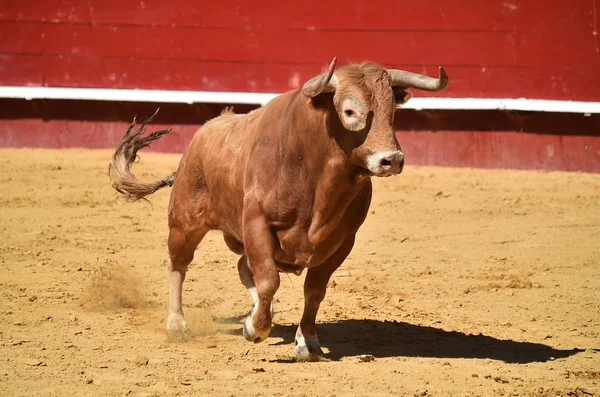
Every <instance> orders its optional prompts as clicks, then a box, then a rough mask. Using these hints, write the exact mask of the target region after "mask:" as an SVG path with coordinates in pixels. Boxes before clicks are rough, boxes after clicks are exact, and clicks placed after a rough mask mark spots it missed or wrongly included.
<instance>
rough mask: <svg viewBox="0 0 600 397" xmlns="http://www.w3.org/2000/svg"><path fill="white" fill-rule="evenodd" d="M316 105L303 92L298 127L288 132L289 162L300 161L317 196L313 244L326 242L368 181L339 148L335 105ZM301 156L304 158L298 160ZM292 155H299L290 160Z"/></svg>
mask: <svg viewBox="0 0 600 397" xmlns="http://www.w3.org/2000/svg"><path fill="white" fill-rule="evenodd" d="M318 105H319V104H317V105H316V106H315V104H314V103H312V102H311V101H310V100H308V99H306V98H305V97H304V96H303V95H302V94H301V93H299V94H297V95H296V96H295V100H294V105H293V109H291V110H292V111H293V112H292V113H291V114H293V116H292V117H293V118H294V119H295V120H292V122H293V123H294V124H296V125H297V126H299V128H292V129H290V130H288V132H289V140H288V141H287V142H285V143H284V144H285V145H287V147H286V153H287V157H288V159H287V161H288V162H289V161H301V162H302V164H303V166H304V167H303V168H304V170H305V172H306V173H307V177H308V178H307V182H308V183H309V184H311V185H312V186H311V191H312V192H313V193H314V197H313V205H312V223H311V227H310V230H309V238H310V240H311V241H312V242H313V243H315V244H316V243H317V242H319V241H322V240H324V239H325V238H327V236H329V234H330V233H331V232H332V231H333V228H335V226H336V225H337V224H338V222H339V220H340V218H341V217H342V216H343V215H344V213H345V210H346V208H347V206H348V205H349V204H350V203H351V202H352V201H353V199H354V197H355V196H356V195H357V194H358V193H359V192H360V191H361V190H362V189H363V188H364V187H365V184H366V183H368V182H369V178H368V177H367V176H366V174H365V173H364V172H361V171H360V170H359V167H357V166H355V165H353V164H351V163H350V162H349V160H348V156H347V155H346V154H345V153H344V151H343V150H342V149H341V148H340V146H339V145H338V140H337V139H336V136H335V131H333V130H332V127H331V126H332V124H333V123H331V122H330V120H329V119H328V118H329V117H336V115H335V113H333V114H332V111H333V106H332V105H331V106H329V105H330V104H327V103H325V105H326V106H318ZM298 155H300V156H301V157H302V158H301V159H300V158H298ZM290 156H296V158H291V157H290Z"/></svg>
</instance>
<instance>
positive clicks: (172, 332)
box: [167, 313, 192, 342]
mask: <svg viewBox="0 0 600 397" xmlns="http://www.w3.org/2000/svg"><path fill="white" fill-rule="evenodd" d="M167 335H168V336H169V340H171V341H172V342H185V341H188V340H190V339H192V337H191V335H190V332H189V329H188V326H187V321H185V319H184V318H183V315H181V314H177V313H169V318H167Z"/></svg>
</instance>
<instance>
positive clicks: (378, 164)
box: [365, 150, 404, 176]
mask: <svg viewBox="0 0 600 397" xmlns="http://www.w3.org/2000/svg"><path fill="white" fill-rule="evenodd" d="M365 161H366V163H367V168H369V171H371V172H372V173H373V174H374V175H375V176H391V175H396V174H399V173H400V172H401V171H402V166H403V165H404V153H402V152H401V151H400V150H394V151H390V152H379V153H374V154H371V155H370V156H367V158H366V159H365Z"/></svg>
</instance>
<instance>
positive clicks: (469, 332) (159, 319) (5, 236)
mask: <svg viewBox="0 0 600 397" xmlns="http://www.w3.org/2000/svg"><path fill="white" fill-rule="evenodd" d="M109 157H110V153H109V151H89V150H69V151H66V150H61V151H58V150H12V149H10V150H7V149H4V150H0V182H1V184H2V190H1V191H0V233H1V238H2V244H1V245H0V283H1V290H0V292H1V300H0V311H1V314H2V315H1V316H0V395H2V396H67V395H69V396H163V395H168V396H171V395H182V396H187V395H194V396H201V395H211V396H213V395H219V396H220V395H224V396H238V395H244V396H261V395H274V396H287V395H294V396H296V395H306V396H333V395H335V396H363V395H369V396H370V395H373V396H375V395H377V396H390V395H402V396H413V395H415V396H429V395H432V396H445V395H450V396H454V395H480V396H494V395H519V396H530V395H532V396H555V395H565V396H567V395H568V396H590V395H596V396H598V395H599V394H600V175H592V174H581V173H559V172H522V171H506V170H473V169H451V168H434V167H411V166H410V164H409V165H408V167H407V169H406V171H405V173H404V174H402V175H401V176H400V177H396V178H388V179H385V180H375V193H374V200H373V205H372V207H371V213H370V215H369V217H368V218H367V221H366V223H365V225H364V226H363V228H362V229H361V230H360V232H359V236H358V240H357V244H356V245H355V248H354V251H353V252H352V254H351V255H350V258H349V259H348V260H347V261H346V263H345V264H344V265H342V267H341V268H340V269H339V270H338V272H337V273H335V274H334V276H333V278H332V281H331V282H330V288H329V289H328V296H327V298H326V300H325V302H324V303H323V305H322V308H321V311H320V316H319V319H318V321H319V322H318V326H317V329H318V331H319V337H320V340H321V344H322V345H323V347H324V350H325V352H326V353H327V357H328V358H330V359H331V361H329V362H321V363H295V362H294V361H293V335H294V332H295V329H296V325H297V322H298V321H299V319H300V315H301V310H302V305H303V300H302V282H303V277H296V276H289V277H288V276H286V275H283V276H282V283H281V288H280V290H279V292H278V294H277V295H276V297H277V299H276V302H275V311H276V315H275V323H276V325H275V326H274V328H273V331H272V333H271V337H270V338H269V339H268V340H267V341H266V342H264V343H262V344H258V345H254V344H250V343H248V342H246V341H245V340H244V338H243V337H242V336H241V322H242V320H243V318H244V315H245V314H246V313H247V311H248V310H249V308H250V303H251V300H250V297H249V296H248V295H247V293H246V291H245V289H244V288H243V287H242V285H241V284H240V283H239V281H238V277H237V271H236V269H235V267H236V257H235V255H234V254H232V253H231V252H229V251H228V250H227V248H226V246H225V244H224V243H223V241H222V238H221V236H220V235H219V234H217V233H213V234H209V235H208V236H207V238H206V239H205V240H204V242H203V243H202V244H201V245H200V247H199V249H198V251H197V253H196V259H195V260H194V262H193V263H192V266H191V269H190V271H189V273H188V280H187V281H186V283H185V284H184V289H185V292H184V304H185V310H186V316H187V319H188V323H189V324H190V326H191V328H192V330H193V332H194V335H195V338H194V340H193V341H191V342H188V343H183V344H181V343H170V342H168V341H167V338H166V334H165V333H164V331H163V329H164V326H165V318H166V314H167V299H168V287H167V280H166V271H165V266H166V258H167V248H166V243H165V241H166V236H167V226H166V209H167V201H168V197H169V193H170V192H169V190H168V189H165V190H162V191H160V192H158V193H157V194H155V195H154V196H152V197H151V200H150V201H151V203H150V204H149V203H145V202H137V203H128V202H126V201H125V200H123V199H122V198H120V197H118V196H116V195H115V194H113V191H112V189H111V187H110V183H109V180H108V177H107V176H106V169H107V164H108V161H109ZM141 157H142V162H141V163H140V164H138V165H137V166H136V167H137V168H136V170H137V175H138V176H140V177H142V178H157V177H162V176H164V175H166V174H167V173H169V172H170V171H172V170H173V169H174V168H175V167H176V165H177V162H178V159H179V156H177V155H164V154H152V153H141Z"/></svg>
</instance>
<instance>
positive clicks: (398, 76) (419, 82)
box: [387, 66, 448, 91]
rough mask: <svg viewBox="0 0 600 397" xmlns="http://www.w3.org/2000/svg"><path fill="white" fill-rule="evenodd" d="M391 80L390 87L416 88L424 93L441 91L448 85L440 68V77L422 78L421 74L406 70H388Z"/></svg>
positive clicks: (444, 72) (446, 78)
mask: <svg viewBox="0 0 600 397" xmlns="http://www.w3.org/2000/svg"><path fill="white" fill-rule="evenodd" d="M387 72H388V74H389V75H390V79H391V80H392V87H404V88H418V89H419V90H424V91H441V90H443V89H444V88H446V86H447V85H448V75H447V74H446V71H445V70H444V68H443V67H441V66H440V77H439V78H437V79H434V78H433V77H429V76H423V75H422V74H418V73H412V72H407V71H406V70H398V69H388V70H387Z"/></svg>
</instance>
